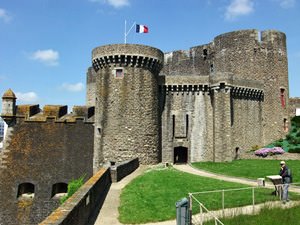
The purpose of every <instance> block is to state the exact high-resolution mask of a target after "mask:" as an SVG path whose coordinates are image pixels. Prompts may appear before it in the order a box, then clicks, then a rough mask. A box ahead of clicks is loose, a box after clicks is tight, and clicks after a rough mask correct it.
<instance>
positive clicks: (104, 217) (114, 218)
mask: <svg viewBox="0 0 300 225" xmlns="http://www.w3.org/2000/svg"><path fill="white" fill-rule="evenodd" d="M174 168H175V169H177V170H180V171H183V172H187V173H191V174H194V175H198V176H202V177H209V178H214V179H219V180H224V181H229V182H236V183H240V184H245V185H249V186H257V181H256V180H250V179H245V178H236V177H230V176H225V175H219V174H214V173H211V172H207V171H203V170H199V169H195V168H193V167H192V166H190V165H186V164H184V165H174ZM146 169H147V166H140V167H139V168H138V169H137V170H135V171H134V172H133V173H132V174H130V175H129V176H127V177H125V178H124V179H122V180H121V181H120V182H118V183H113V184H112V185H111V188H110V190H109V192H108V195H107V197H106V200H105V202H104V205H103V207H102V209H101V211H100V213H99V215H98V218H97V220H96V222H95V225H107V224H110V225H123V224H122V223H120V222H119V221H118V216H119V212H118V207H119V205H120V194H121V192H122V188H124V187H125V186H126V185H127V184H128V183H130V181H132V180H133V179H134V178H135V177H137V176H139V175H141V174H143V172H144V171H145V170H146ZM266 187H267V188H270V189H273V188H274V186H273V184H271V183H266ZM290 191H293V192H297V193H300V189H299V188H290ZM187 192H188V190H187ZM183 197H184V196H183ZM299 204H300V202H290V203H288V204H286V205H282V204H281V202H279V201H278V202H276V203H274V202H272V203H271V205H272V207H274V206H281V207H293V206H295V205H299ZM265 206H266V204H259V205H256V206H255V209H254V210H255V212H258V211H259V210H260V209H261V208H262V207H265ZM174 210H175V202H174ZM237 210H238V211H239V212H240V213H242V214H251V213H253V207H252V206H244V207H239V208H234V209H226V210H225V215H231V214H232V213H233V212H234V213H236V212H237ZM222 213H223V212H222V210H218V211H214V214H215V215H222ZM175 224H176V220H169V221H164V222H155V223H147V224H146V225H175Z"/></svg>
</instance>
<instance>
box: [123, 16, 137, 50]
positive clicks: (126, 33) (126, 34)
mask: <svg viewBox="0 0 300 225" xmlns="http://www.w3.org/2000/svg"><path fill="white" fill-rule="evenodd" d="M135 25H136V22H134V23H133V24H132V26H131V27H130V29H129V30H128V32H127V28H126V26H127V21H126V20H125V33H124V42H125V44H126V43H127V39H126V38H127V36H128V34H129V32H130V31H131V30H132V28H133V27H134V26H135Z"/></svg>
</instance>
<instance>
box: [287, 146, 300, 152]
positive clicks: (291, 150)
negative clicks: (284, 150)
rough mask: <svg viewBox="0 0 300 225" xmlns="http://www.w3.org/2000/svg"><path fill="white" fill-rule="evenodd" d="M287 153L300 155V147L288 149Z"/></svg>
mask: <svg viewBox="0 0 300 225" xmlns="http://www.w3.org/2000/svg"><path fill="white" fill-rule="evenodd" d="M289 153H300V147H295V148H290V149H289Z"/></svg>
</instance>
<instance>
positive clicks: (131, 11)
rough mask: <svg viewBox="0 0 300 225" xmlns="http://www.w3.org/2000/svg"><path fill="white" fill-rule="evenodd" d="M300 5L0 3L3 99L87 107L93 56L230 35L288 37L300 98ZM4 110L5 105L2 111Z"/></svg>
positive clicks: (242, 1)
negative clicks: (141, 28) (116, 48)
mask: <svg viewBox="0 0 300 225" xmlns="http://www.w3.org/2000/svg"><path fill="white" fill-rule="evenodd" d="M299 12H300V0H72V1H71V0H26V1H24V0H0V94H1V96H2V95H3V93H4V92H5V91H6V90H7V89H8V88H11V89H12V90H13V91H14V92H15V93H16V95H17V98H18V99H17V104H40V106H41V107H43V106H44V105H47V104H55V105H57V104H59V105H68V107H69V110H70V109H72V107H73V106H74V105H85V92H86V71H87V68H88V67H89V66H91V52H92V49H93V48H95V47H98V46H102V45H106V44H116V43H124V31H125V28H124V27H125V26H124V24H125V22H124V21H125V20H126V21H127V29H129V28H130V26H131V25H132V24H133V23H134V22H136V23H137V24H143V25H147V26H148V28H149V33H147V34H136V33H135V32H134V30H132V31H131V32H130V33H129V34H128V36H127V43H131V44H144V45H149V46H153V47H156V48H159V49H161V50H162V51H163V52H169V51H174V50H187V49H189V48H190V47H193V46H197V45H203V44H207V43H209V42H211V41H213V39H214V37H215V36H218V35H220V34H222V33H226V32H230V31H235V30H241V29H257V30H260V31H262V30H269V29H275V30H279V31H282V32H284V33H285V34H286V35H287V49H288V60H289V85H290V97H300V88H299V86H300V63H299V61H300V44H299V41H300V28H299V27H300V13H299ZM0 110H1V106H0Z"/></svg>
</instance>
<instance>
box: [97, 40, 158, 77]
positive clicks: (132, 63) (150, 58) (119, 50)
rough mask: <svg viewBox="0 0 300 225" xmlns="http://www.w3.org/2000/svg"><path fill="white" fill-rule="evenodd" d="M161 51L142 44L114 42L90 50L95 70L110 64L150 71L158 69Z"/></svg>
mask: <svg viewBox="0 0 300 225" xmlns="http://www.w3.org/2000/svg"><path fill="white" fill-rule="evenodd" d="M163 59H164V57H163V53H162V52H161V51H160V50H159V49H156V48H153V47H149V46H144V45H132V44H130V45H129V44H116V45H106V46H101V47H97V48H95V49H94V50H93V52H92V62H93V68H94V69H95V71H98V70H99V69H102V68H107V67H111V66H122V67H127V66H129V67H142V68H145V69H148V70H150V71H157V72H158V71H160V70H161V69H162V66H163Z"/></svg>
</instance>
